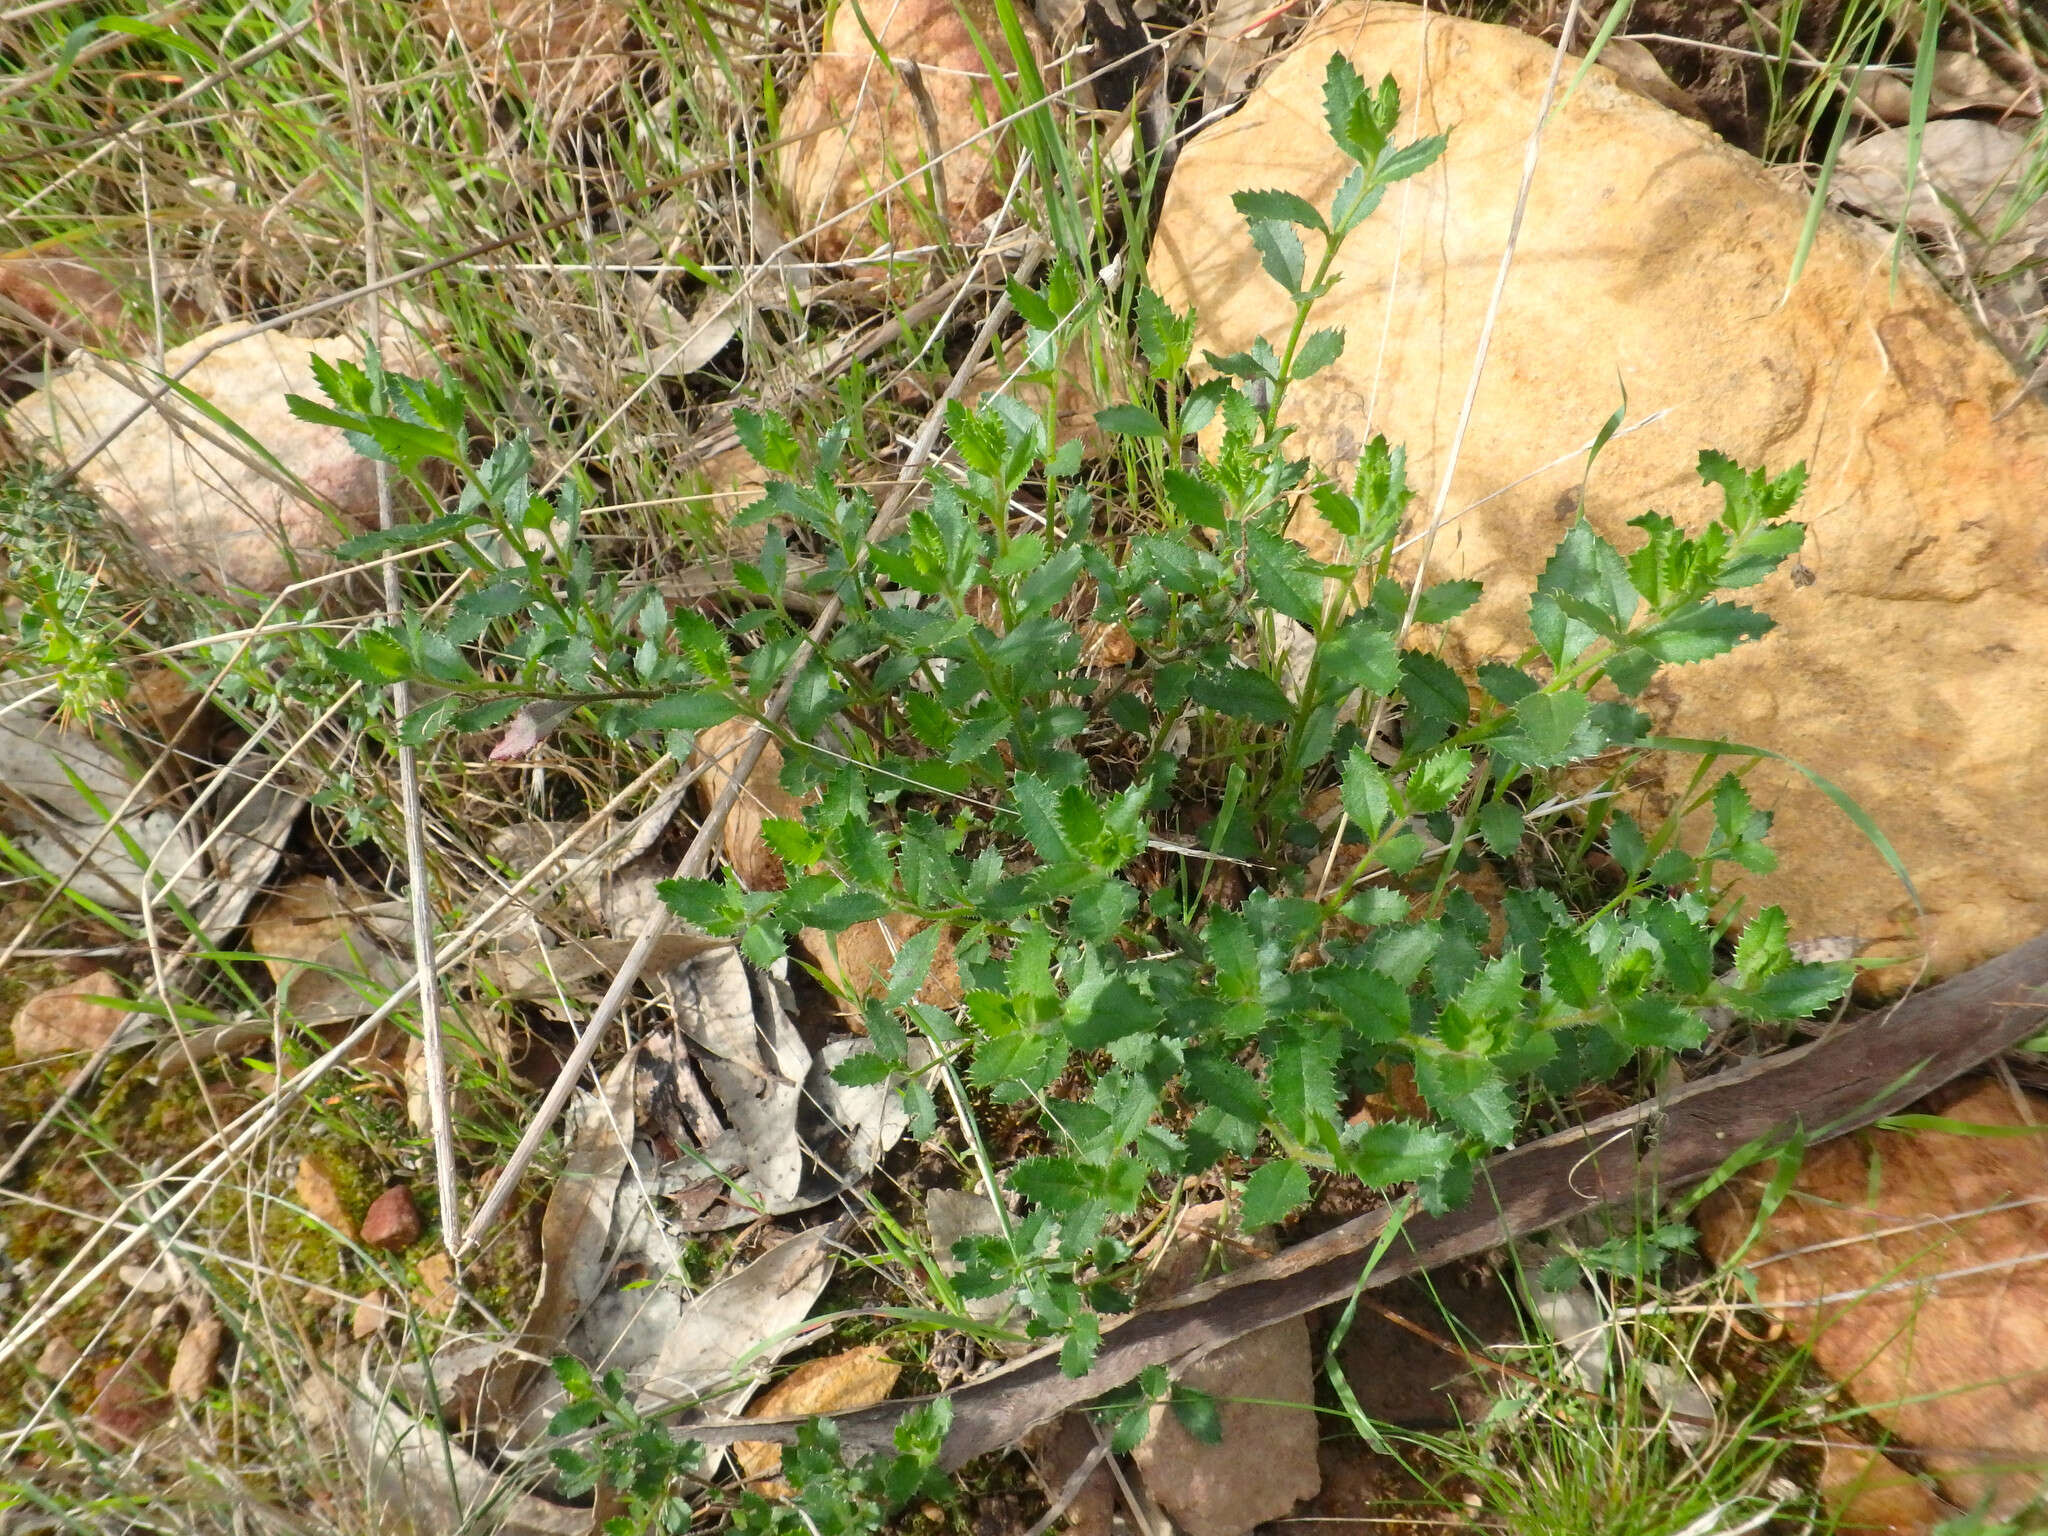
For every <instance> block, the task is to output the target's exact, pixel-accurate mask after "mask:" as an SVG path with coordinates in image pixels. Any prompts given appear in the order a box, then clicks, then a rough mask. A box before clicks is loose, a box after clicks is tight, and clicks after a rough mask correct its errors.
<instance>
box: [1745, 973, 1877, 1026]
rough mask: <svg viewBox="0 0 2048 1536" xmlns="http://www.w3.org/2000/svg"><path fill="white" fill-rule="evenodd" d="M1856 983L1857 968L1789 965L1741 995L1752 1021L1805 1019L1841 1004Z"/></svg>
mask: <svg viewBox="0 0 2048 1536" xmlns="http://www.w3.org/2000/svg"><path fill="white" fill-rule="evenodd" d="M1855 979H1856V967H1854V966H1853V965H1788V966H1786V967H1785V969H1783V970H1781V971H1778V972H1775V973H1774V974H1772V975H1769V976H1766V977H1764V978H1763V979H1762V980H1761V981H1759V982H1757V983H1756V985H1754V986H1752V987H1750V988H1748V989H1747V990H1746V991H1744V992H1743V993H1742V994H1741V998H1740V1007H1741V1008H1742V1011H1743V1012H1744V1013H1747V1014H1749V1015H1750V1016H1751V1017H1752V1018H1757V1019H1772V1020H1789V1019H1803V1018H1806V1017H1807V1016H1808V1015H1810V1014H1813V1013H1817V1012H1818V1011H1819V1010H1821V1009H1822V1008H1825V1007H1827V1006H1828V1005H1829V1004H1830V1003H1833V1002H1836V1001H1838V1000H1839V999H1840V998H1841V996H1842V994H1843V993H1845V992H1847V991H1848V990H1849V984H1850V983H1851V982H1853V981H1854V980H1855Z"/></svg>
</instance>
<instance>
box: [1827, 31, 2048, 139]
mask: <svg viewBox="0 0 2048 1536" xmlns="http://www.w3.org/2000/svg"><path fill="white" fill-rule="evenodd" d="M2026 94H2027V93H2026V92H2023V91H2022V90H2020V88H2019V87H2017V86H2015V85H2014V84H2013V83H2012V82H2011V81H2009V80H2007V79H2006V78H2005V76H2003V75H2001V74H2000V73H1999V72H1998V71H1997V70H1995V69H1993V68H1992V67H1991V66H1990V65H1989V64H1986V63H1985V62H1984V61H1983V60H1982V59H1980V58H1978V57H1977V55H1975V54H1974V53H1958V52H1953V51H1951V50H1949V49H1946V48H1944V49H1942V50H1941V51H1940V52H1939V53H1937V54H1936V55H1935V56H1934V82H1933V90H1932V92H1931V93H1930V95H1929V97H1928V104H1927V110H1928V112H1929V114H1930V115H1931V116H1933V117H1946V116H1949V115H1951V114H1953V113H1957V112H1968V111H1972V110H1976V109H1989V110H1995V111H1999V112H2006V111H2011V110H2014V109H2015V108H2020V109H2022V110H2024V108H2023V103H2022V98H2023V97H2024V96H2025V95H2026ZM1856 97H1857V99H1858V100H1859V101H1861V102H1862V103H1863V104H1864V105H1865V106H1867V107H1869V108H1870V110H1871V112H1872V113H1873V114H1874V115H1875V116H1876V117H1878V118H1879V119H1880V120H1881V121H1883V122H1887V123H1891V124H1893V125H1895V126H1896V125H1898V124H1901V123H1904V122H1906V121H1908V120H1909V119H1910V118H1911V117H1912V115H1913V76H1912V73H1911V71H1909V70H1898V69H1873V70H1866V71H1865V72H1864V75H1863V79H1862V80H1861V82H1859V83H1858V85H1857V87H1856Z"/></svg>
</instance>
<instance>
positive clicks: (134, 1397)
mask: <svg viewBox="0 0 2048 1536" xmlns="http://www.w3.org/2000/svg"><path fill="white" fill-rule="evenodd" d="M170 1415H171V1399H170V1397H169V1395H168V1394H167V1393H166V1392H165V1391H164V1378H163V1362H162V1361H161V1360H160V1359H158V1358H157V1357H156V1356H155V1355H154V1354H143V1355H130V1356H128V1357H127V1358H126V1359H124V1360H116V1361H112V1362H110V1363H108V1364H107V1365H105V1366H102V1367H101V1368H100V1372H99V1374H98V1375H97V1376H96V1377H94V1378H93V1400H92V1422H93V1424H94V1426H95V1427H96V1428H97V1429H99V1430H100V1431H102V1434H103V1437H104V1440H105V1441H106V1442H108V1443H112V1444H116V1445H132V1444H134V1443H135V1442H136V1441H138V1440H140V1439H142V1438H143V1436H145V1435H147V1434H148V1433H149V1432H150V1431H151V1430H153V1429H155V1428H156V1427H157V1426H158V1425H159V1424H161V1423H163V1421H164V1420H165V1419H167V1418H169V1417H170Z"/></svg>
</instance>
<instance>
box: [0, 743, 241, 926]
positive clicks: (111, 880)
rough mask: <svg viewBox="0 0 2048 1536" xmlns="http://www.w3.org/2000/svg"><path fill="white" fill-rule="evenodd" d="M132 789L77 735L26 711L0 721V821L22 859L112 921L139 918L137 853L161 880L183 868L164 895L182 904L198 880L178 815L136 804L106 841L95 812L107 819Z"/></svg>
mask: <svg viewBox="0 0 2048 1536" xmlns="http://www.w3.org/2000/svg"><path fill="white" fill-rule="evenodd" d="M134 784H135V776H134V774H133V773H132V772H131V771H130V770H129V768H128V767H127V766H126V765H125V764H124V763H122V761H121V760H120V759H119V758H117V757H116V756H114V754H113V753H111V752H109V751H108V750H107V749H106V748H105V747H103V746H101V745H100V744H99V743H98V742H97V741H95V740H93V738H92V737H90V736H88V735H86V734H84V733H83V732H82V731H76V730H71V729H67V728H66V727H64V726H62V725H59V724H58V723H57V722H56V721H55V720H53V719H51V718H50V717H49V716H47V715H44V714H40V713H38V712H36V711H35V710H33V709H27V708H12V709H7V710H5V711H4V712H0V791H4V792H0V822H4V823H5V824H6V825H7V826H8V827H9V828H10V829H11V831H12V832H13V834H14V838H15V841H16V843H17V845H18V846H19V847H20V848H21V851H22V852H23V853H25V854H27V855H28V856H29V857H30V858H32V859H34V860H35V861H36V862H37V863H38V864H40V865H41V866H42V867H43V868H44V869H46V870H48V871H49V872H50V873H51V874H52V875H55V876H59V877H62V876H65V875H67V874H69V876H70V878H69V879H67V880H66V882H65V884H66V887H67V889H69V890H71V891H73V892H74V893H76V894H77V895H80V896H83V897H85V898H86V899H87V900H89V901H95V902H98V903H99V904H100V905H102V906H107V907H112V908H113V909H114V910H116V911H118V912H139V911H140V910H141V892H142V891H143V889H144V885H145V882H144V877H143V864H142V862H138V860H137V858H136V854H137V853H138V852H139V853H140V854H141V855H142V859H143V860H145V861H147V862H149V863H151V864H153V865H154V866H155V867H156V870H157V872H158V874H159V877H162V876H166V875H169V874H170V873H171V872H173V871H176V870H180V869H182V870H183V871H184V873H183V874H182V875H181V876H180V877H179V878H178V879H177V880H176V881H175V882H174V883H173V884H172V885H171V886H170V890H171V891H172V892H173V893H175V894H176V896H177V897H178V898H179V899H180V900H182V901H187V902H191V901H196V900H198V899H199V898H200V897H201V896H202V895H203V893H204V889H205V874H206V870H205V867H204V865H203V864H199V863H195V861H194V856H195V854H196V852H197V850H198V847H199V839H198V837H197V835H196V831H195V829H194V828H192V827H188V826H181V825H180V818H179V816H178V814H177V812H175V811H173V810H170V809H167V808H164V807H163V806H162V805H161V803H160V802H159V801H158V799H157V798H156V797H155V796H151V795H143V796H141V797H139V798H138V799H137V801H136V802H135V804H134V805H133V807H131V808H130V809H129V810H128V811H127V812H126V813H125V814H124V815H123V816H122V818H121V820H120V823H119V825H118V827H117V828H116V830H115V831H114V832H112V833H106V823H105V815H104V814H103V813H102V811H101V810H100V809H99V808H98V807H104V808H105V812H106V813H111V812H112V811H113V810H114V809H115V808H116V807H117V806H119V805H121V804H122V803H123V802H124V801H126V800H127V799H128V796H129V792H130V791H131V790H132V789H133V787H134ZM95 802H97V807H96V805H95ZM95 841H97V842H98V843H99V846H98V847H97V848H95V849H93V852H92V854H91V856H90V857H89V858H88V859H87V860H86V862H85V864H84V866H83V867H82V868H78V869H77V872H76V873H71V872H72V871H73V869H74V867H75V866H77V865H78V861H79V858H80V857H81V855H83V854H84V853H85V850H86V849H87V848H89V847H91V846H92V844H93V843H94V842H95ZM131 844H132V845H133V846H132V849H131Z"/></svg>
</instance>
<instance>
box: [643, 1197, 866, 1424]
mask: <svg viewBox="0 0 2048 1536" xmlns="http://www.w3.org/2000/svg"><path fill="white" fill-rule="evenodd" d="M843 1226H844V1223H842V1222H832V1223H830V1224H828V1225H826V1226H822V1227H813V1228H811V1230H810V1231H808V1232H803V1233H799V1234H798V1235H797V1236H795V1237H792V1238H789V1239H788V1240H787V1241H785V1242H782V1243H779V1244H777V1245H776V1246H775V1247H773V1248H771V1249H769V1250H768V1252H766V1253H765V1254H763V1255H762V1256H761V1257H760V1258H758V1259H756V1260H754V1262H753V1263H751V1264H749V1265H748V1266H747V1267H746V1268H745V1269H742V1270H740V1271H738V1272H737V1273H736V1274H732V1275H728V1276H726V1278H725V1279H723V1280H721V1281H719V1282H718V1283H717V1284H716V1285H713V1286H711V1287H710V1288H709V1289H707V1290H705V1291H703V1292H701V1293H699V1294H698V1295H697V1296H696V1297H695V1298H693V1299H692V1300H691V1301H690V1303H689V1304H688V1305H687V1306H686V1307H685V1308H684V1309H683V1319H682V1323H681V1324H680V1326H678V1327H677V1328H676V1329H675V1330H674V1331H673V1332H672V1333H670V1334H669V1336H668V1338H667V1339H666V1340H665V1341H664V1343H663V1345H662V1348H661V1353H660V1355H659V1356H657V1357H656V1359H655V1360H654V1362H653V1364H652V1365H651V1367H650V1368H649V1370H648V1372H647V1375H646V1378H645V1380H644V1381H643V1383H642V1390H643V1393H644V1398H643V1400H644V1401H649V1402H654V1403H659V1402H664V1401H666V1402H689V1401H698V1400H702V1401H703V1402H704V1404H705V1406H706V1408H707V1410H708V1411H709V1412H712V1413H716V1414H724V1413H731V1412H734V1411H736V1410H737V1409H738V1407H739V1405H740V1404H741V1403H743V1402H745V1400H746V1399H747V1397H748V1396H750V1395H751V1394H752V1392H753V1389H754V1387H755V1385H756V1384H758V1383H759V1381H760V1380H761V1378H762V1377H763V1376H765V1375H766V1373H767V1370H768V1368H769V1366H771V1365H772V1364H774V1362H775V1360H776V1358H777V1357H778V1356H780V1355H781V1354H782V1353H783V1352H784V1351H786V1350H788V1349H789V1348H791V1347H792V1346H793V1345H794V1344H795V1343H796V1336H797V1330H798V1329H799V1328H800V1327H801V1325H802V1323H803V1321H804V1319H805V1318H807V1317H809V1316H810V1314H811V1307H812V1306H813V1304H815V1303H816V1301H817V1299H818V1296H819V1295H820V1293H822V1292H823V1291H824V1289H825V1284H826V1282H827V1281H828V1280H830V1279H831V1278H832V1269H833V1265H834V1263H835V1257H834V1251H835V1248H836V1245H837V1242H838V1238H839V1235H840V1232H841V1230H842V1229H843Z"/></svg>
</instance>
